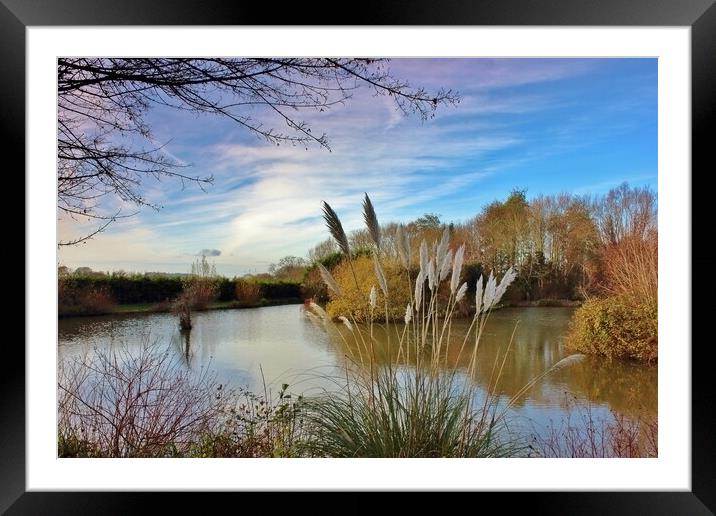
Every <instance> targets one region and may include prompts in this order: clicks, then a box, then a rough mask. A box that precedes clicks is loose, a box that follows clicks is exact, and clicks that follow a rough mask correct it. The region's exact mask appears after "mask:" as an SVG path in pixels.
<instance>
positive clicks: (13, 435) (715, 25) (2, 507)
mask: <svg viewBox="0 0 716 516" xmlns="http://www.w3.org/2000/svg"><path fill="white" fill-rule="evenodd" d="M714 1H715V0H631V1H629V2H624V0H541V1H536V0H502V1H501V2H468V1H460V0H443V1H441V2H439V3H438V2H431V1H430V0H413V1H412V2H410V5H409V7H408V6H407V5H406V4H404V3H399V2H393V3H387V2H374V1H367V2H361V3H360V4H356V6H355V7H356V8H355V9H354V10H353V11H352V12H351V15H350V17H347V16H344V17H340V18H338V17H336V18H335V19H332V20H326V21H325V24H327V25H463V26H464V25H539V26H545V25H557V26H559V25H570V26H587V25H617V26H689V27H691V52H692V55H691V73H692V77H691V78H692V171H684V180H689V173H690V178H691V181H692V220H693V224H694V225H696V224H697V222H698V221H699V220H708V218H707V217H706V216H705V211H704V209H705V207H706V206H708V202H709V201H708V200H707V199H706V196H707V195H708V194H709V189H708V188H702V189H700V190H699V189H697V188H693V180H694V179H695V178H696V177H697V176H696V174H694V173H693V170H700V171H701V172H700V174H701V176H702V177H703V176H705V174H706V173H707V172H708V171H707V168H706V167H707V166H708V165H710V170H712V169H713V163H712V162H713V159H712V158H711V156H712V150H711V147H713V143H712V138H713V137H710V136H709V135H711V134H713V133H714V131H713V129H714V125H716V124H715V123H714V113H716V88H715V87H714V86H713V82H712V81H713V77H716V6H715V5H714ZM319 4H320V2H319ZM319 4H311V5H312V7H311V8H310V9H308V8H307V7H306V6H305V5H303V6H302V4H296V5H295V6H293V7H290V6H289V7H287V8H281V9H278V8H276V7H275V6H270V5H267V4H265V3H264V4H262V3H245V2H234V3H230V2H225V3H220V2H196V1H189V0H181V1H179V0H155V1H153V2H151V3H150V2H147V1H146V0H123V1H122V2H116V1H108V0H101V1H100V0H56V1H54V2H46V1H43V0H0V67H1V69H2V70H3V73H2V75H3V80H0V104H1V109H0V123H1V124H2V125H3V129H4V131H3V133H4V138H3V139H2V146H3V147H4V149H3V150H4V151H7V152H5V155H6V156H7V155H10V154H13V155H16V156H17V157H18V158H19V159H18V160H17V161H16V163H18V164H17V165H15V167H16V169H17V168H23V169H24V153H22V152H19V153H18V152H17V149H24V148H25V141H24V139H25V105H26V101H28V100H31V99H26V96H25V29H26V28H27V27H28V26H51V25H299V24H309V25H316V24H319V22H318V19H317V18H316V16H317V15H316V14H315V13H316V12H320V11H322V10H324V9H322V8H321V6H320V5H319ZM272 11H273V12H272ZM324 11H325V12H335V13H336V14H338V12H339V11H338V10H337V8H336V6H335V5H334V6H332V7H326V8H325V10H324ZM709 129H711V130H709ZM10 151H12V153H11V152H10ZM8 172H9V171H8ZM15 176H18V174H15ZM48 180H50V179H49V177H48ZM23 183H24V182H23ZM20 188H22V189H23V190H24V188H25V187H24V184H23V186H21V187H20ZM711 203H713V201H711ZM699 210H702V212H701V213H699ZM695 234H698V233H697V231H696V229H695V227H694V228H692V235H695ZM701 234H711V232H709V231H705V233H701ZM691 252H692V270H694V271H696V270H700V271H710V270H713V265H714V258H713V255H709V254H707V253H704V254H702V255H697V254H696V253H694V250H693V244H692V249H691ZM31 272H32V271H29V270H27V269H26V271H25V274H26V276H27V275H28V274H31ZM687 280H688V281H689V282H691V278H690V277H689V278H687ZM694 294H695V293H694ZM696 301H697V300H696V298H695V297H694V298H693V300H692V321H693V322H697V321H699V320H701V319H703V318H704V317H706V312H705V310H707V309H710V308H712V307H713V304H714V302H713V301H712V300H706V299H704V300H701V301H700V302H696ZM28 308H31V307H28ZM692 328H693V323H692ZM692 340H693V341H694V342H698V343H697V344H696V345H695V346H692V477H691V480H692V490H691V491H690V492H661V493H659V492H587V493H585V492H569V493H563V492H531V493H510V494H509V495H508V496H509V497H510V499H511V500H514V501H517V502H525V503H527V504H529V506H530V508H529V511H530V512H531V513H535V512H537V513H541V512H547V511H549V513H550V514H621V513H624V514H626V513H634V512H637V513H641V514H694V515H697V514H714V512H715V511H716V489H714V486H716V468H714V457H716V446H715V443H716V439H714V437H713V436H714V435H716V434H715V433H714V425H713V417H712V414H713V408H714V403H713V401H712V400H713V398H712V392H713V389H712V388H711V383H710V381H709V377H710V376H711V375H712V374H713V373H712V372H711V371H710V369H712V365H711V361H709V360H708V349H709V348H710V345H709V344H710V343H711V339H709V338H706V339H703V340H701V341H697V340H696V339H692ZM7 344H9V343H7ZM670 345H691V343H671V344H670ZM5 347H6V350H5V352H6V354H5V358H6V360H7V361H8V362H10V363H12V364H13V366H12V367H6V368H5V371H4V372H3V374H2V375H0V382H1V383H2V390H1V391H0V392H2V403H1V404H0V421H2V425H1V427H0V479H1V481H0V511H7V514H62V513H73V514H74V513H88V514H103V513H112V514H114V513H135V512H141V511H142V510H154V509H153V507H152V505H151V504H150V503H148V502H149V500H148V498H149V497H155V496H161V497H162V500H161V503H162V504H164V507H163V508H164V510H166V511H173V510H175V509H177V508H180V509H181V508H183V509H186V508H187V505H186V504H187V497H186V496H185V493H164V494H162V495H158V494H147V493H119V492H112V493H97V492H95V493H79V492H72V493H70V492H65V493H59V492H53V493H51V492H26V489H25V354H24V352H23V350H22V349H21V348H19V347H18V346H9V345H7V346H5ZM13 347H14V348H15V349H14V352H15V353H16V354H17V356H14V357H12V356H10V355H8V354H7V353H8V351H12V349H10V350H8V349H7V348H13ZM20 364H22V365H20ZM206 494H211V496H212V506H213V507H215V508H216V509H217V510H218V509H219V508H220V507H221V506H222V505H221V504H223V502H224V501H225V500H223V499H217V498H215V497H216V493H204V495H206ZM476 494H478V495H479V496H481V497H482V498H485V499H487V498H488V497H490V498H494V497H504V496H505V493H502V494H500V493H471V495H472V496H475V495H476ZM224 496H225V495H224ZM240 496H242V497H246V496H247V494H246V493H242V494H241V495H240ZM296 496H298V500H297V499H296ZM222 498H223V496H222ZM302 498H303V496H302V495H297V494H294V495H292V497H291V498H290V500H291V501H290V502H289V503H291V504H292V505H293V504H297V505H298V504H301V501H300V500H302ZM278 500H279V499H276V498H272V499H271V501H270V502H269V503H270V505H271V508H272V509H276V508H277V506H276V505H275V504H276V502H277V501H278ZM485 501H492V500H489V499H487V500H479V502H480V503H481V505H482V504H483V503H484V502H485ZM495 501H497V500H495ZM470 503H471V504H473V503H474V501H471V502H470ZM503 503H504V502H503ZM483 506H484V507H489V506H488V505H483Z"/></svg>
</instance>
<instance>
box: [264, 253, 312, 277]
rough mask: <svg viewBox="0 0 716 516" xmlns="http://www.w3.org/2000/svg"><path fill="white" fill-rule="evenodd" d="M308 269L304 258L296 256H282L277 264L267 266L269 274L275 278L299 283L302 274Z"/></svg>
mask: <svg viewBox="0 0 716 516" xmlns="http://www.w3.org/2000/svg"><path fill="white" fill-rule="evenodd" d="M306 267H308V262H307V261H306V259H305V258H300V257H298V256H284V257H283V258H281V259H280V260H279V261H278V263H272V264H271V265H269V269H268V270H269V273H270V274H271V275H272V276H274V277H275V278H279V279H286V280H292V281H301V279H303V274H304V272H305V271H306Z"/></svg>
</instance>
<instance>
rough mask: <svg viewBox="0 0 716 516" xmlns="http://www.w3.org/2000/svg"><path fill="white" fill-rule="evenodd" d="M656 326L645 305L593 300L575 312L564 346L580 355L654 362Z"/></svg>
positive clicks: (628, 298) (652, 312) (653, 311)
mask: <svg viewBox="0 0 716 516" xmlns="http://www.w3.org/2000/svg"><path fill="white" fill-rule="evenodd" d="M657 325H658V316H657V310H656V307H654V306H651V305H650V304H649V303H645V302H639V301H638V300H635V299H634V298H632V297H631V296H626V295H620V296H610V297H607V298H603V299H599V298H594V299H590V300H588V301H587V302H585V303H584V305H583V306H582V307H581V308H580V309H578V310H577V311H576V312H575V314H574V319H573V320H572V325H571V329H570V332H569V334H568V336H567V345H568V347H569V348H571V349H573V350H575V351H578V352H580V353H586V354H596V355H603V356H606V357H609V358H619V359H635V360H643V361H646V362H649V363H651V362H656V361H657V358H658V349H657V348H658V346H657V343H658V339H657V335H658V328H657Z"/></svg>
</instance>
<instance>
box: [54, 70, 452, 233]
mask: <svg viewBox="0 0 716 516" xmlns="http://www.w3.org/2000/svg"><path fill="white" fill-rule="evenodd" d="M57 78H58V83H57V84H58V85H57V88H58V90H57V91H58V135H57V144H58V151H57V158H58V169H57V180H58V190H57V194H58V208H59V210H60V212H61V214H62V215H64V216H69V217H72V218H77V219H82V220H87V219H89V220H95V221H97V222H98V226H97V228H96V229H95V230H94V231H93V232H91V233H90V234H88V235H85V236H83V237H80V238H77V239H75V240H72V241H67V242H60V245H71V244H77V243H79V242H83V241H85V240H87V239H88V238H91V237H92V236H94V235H96V234H97V233H98V232H101V231H102V230H104V229H105V228H106V227H107V226H108V225H109V224H110V223H112V222H113V221H114V220H116V219H117V218H118V217H120V216H128V215H122V214H121V210H117V211H108V210H109V208H108V206H107V204H109V205H112V204H120V205H122V204H125V205H126V204H128V205H130V206H131V205H133V206H135V207H137V208H140V207H142V206H151V207H153V208H155V209H158V208H159V206H156V205H154V204H152V202H151V201H150V200H148V199H147V198H146V197H145V196H144V193H143V182H144V181H145V180H146V179H160V178H162V177H172V178H175V179H178V180H180V181H181V182H182V185H183V184H184V183H195V184H197V185H198V186H200V187H203V186H204V185H206V184H208V183H210V182H211V181H212V177H211V176H210V175H209V176H200V175H197V174H190V173H189V172H188V171H187V169H186V166H187V165H186V164H185V163H182V162H180V161H179V160H177V159H175V158H173V157H172V156H171V155H170V154H169V153H166V152H164V151H163V145H162V144H161V143H157V142H156V140H155V139H154V137H153V135H152V130H151V127H150V125H149V123H148V122H147V118H146V115H147V113H148V112H149V111H150V110H151V108H152V107H156V106H165V107H169V108H173V109H177V110H181V111H187V112H190V113H195V114H204V113H206V114H214V115H220V116H223V117H226V118H228V119H230V120H232V121H234V122H236V123H237V124H238V125H239V126H241V127H242V128H244V129H246V130H247V131H249V132H251V133H253V134H255V135H256V136H258V137H260V138H263V139H264V140H266V141H267V142H268V143H270V144H274V145H280V144H289V145H300V146H305V147H306V148H307V147H308V146H309V145H310V144H314V145H317V146H319V147H324V148H326V149H330V145H329V141H328V138H327V136H326V135H325V134H319V133H314V132H313V131H312V129H311V127H310V126H309V125H308V124H307V123H306V122H305V121H302V120H301V119H300V118H297V116H299V115H298V113H300V112H301V111H307V110H308V111H314V112H315V111H318V112H322V111H326V110H328V109H330V108H332V107H334V106H337V105H341V104H344V103H345V102H346V101H347V100H348V99H350V98H351V95H352V93H353V90H355V89H356V88H359V87H360V86H365V87H368V88H370V89H372V90H373V91H374V93H375V94H376V95H378V96H388V97H390V98H391V99H393V101H394V102H395V105H396V108H397V109H399V110H400V111H402V112H403V113H404V114H417V115H418V116H419V117H420V118H421V119H423V120H425V119H428V118H430V117H432V116H434V112H435V110H436V108H437V107H438V106H439V105H441V104H454V103H456V102H458V101H459V97H458V95H457V94H456V93H454V92H452V91H449V90H448V91H446V90H442V89H441V90H439V91H437V92H428V91H426V90H425V89H423V88H420V87H417V88H415V87H411V86H410V85H409V84H408V83H407V82H406V81H404V80H401V79H398V78H396V77H394V76H393V75H392V74H391V72H390V70H389V69H388V68H387V66H386V61H385V60H381V59H377V60H376V59H334V58H260V59H253V58H199V59H194V58H136V59H135V58H101V57H99V58H84V57H78V58H66V57H61V58H59V59H58V62H57ZM256 108H260V109H261V111H260V112H261V113H263V114H265V113H268V114H270V115H272V116H273V117H274V122H268V124H269V125H267V122H266V121H265V117H263V116H262V117H261V119H259V118H257V117H256V115H255V114H256V113H257V111H256ZM252 113H253V115H252ZM275 124H285V126H286V127H287V131H286V132H283V131H281V130H278V129H276V127H274V126H275ZM106 197H109V198H113V199H107V200H113V201H116V200H119V201H121V202H120V203H112V202H110V203H107V204H105V205H104V206H103V205H102V203H103V201H104V200H105V198H106Z"/></svg>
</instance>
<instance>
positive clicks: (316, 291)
mask: <svg viewBox="0 0 716 516" xmlns="http://www.w3.org/2000/svg"><path fill="white" fill-rule="evenodd" d="M301 297H303V299H312V300H313V301H315V302H316V303H320V304H322V305H325V304H326V303H328V300H329V297H328V289H327V288H326V284H325V283H324V282H323V279H322V278H321V273H320V271H319V270H318V267H316V266H312V267H309V268H308V269H306V275H305V276H304V277H303V283H302V284H301Z"/></svg>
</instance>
